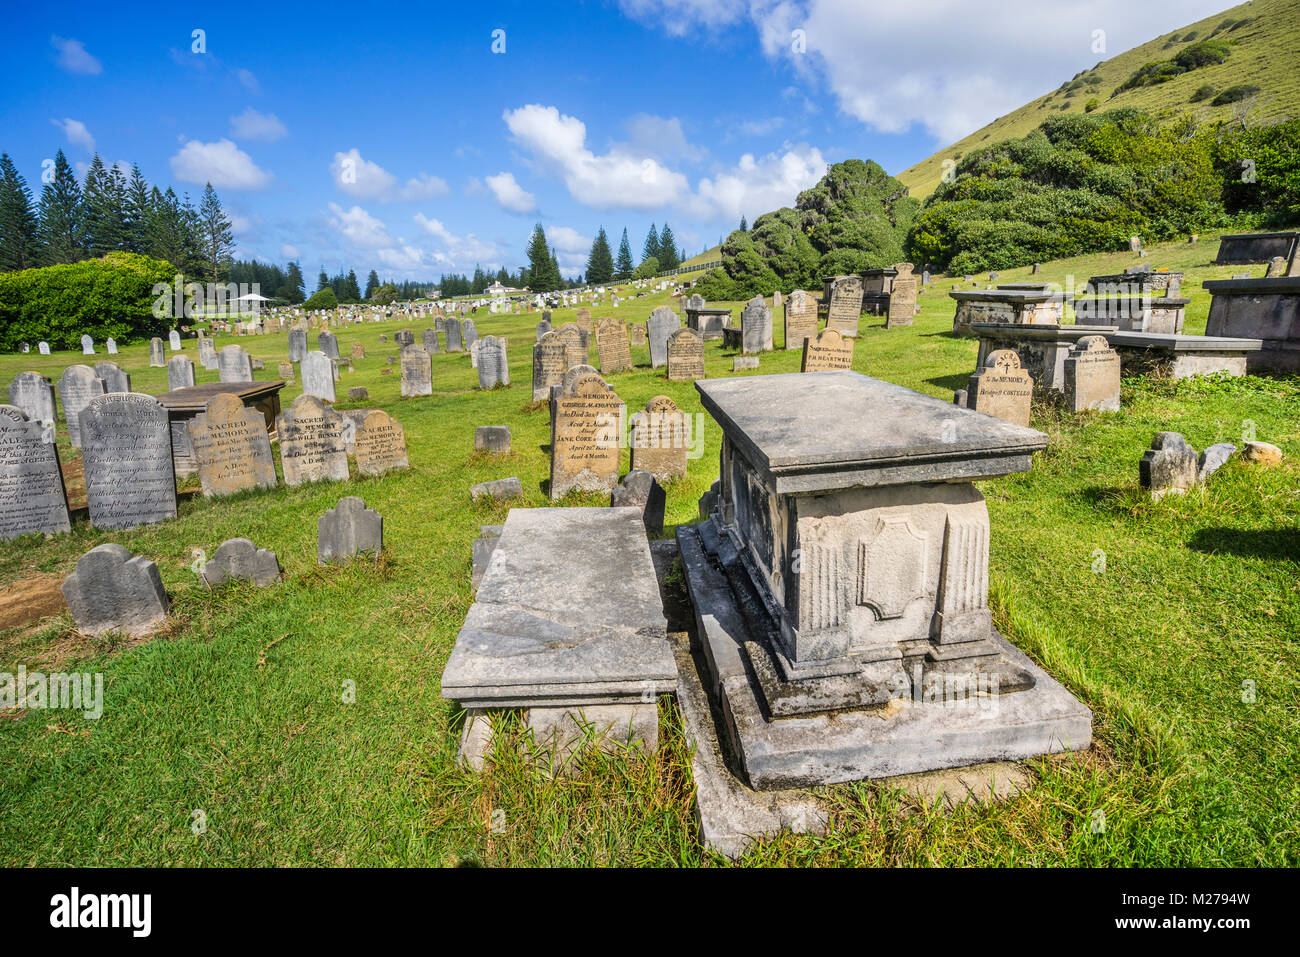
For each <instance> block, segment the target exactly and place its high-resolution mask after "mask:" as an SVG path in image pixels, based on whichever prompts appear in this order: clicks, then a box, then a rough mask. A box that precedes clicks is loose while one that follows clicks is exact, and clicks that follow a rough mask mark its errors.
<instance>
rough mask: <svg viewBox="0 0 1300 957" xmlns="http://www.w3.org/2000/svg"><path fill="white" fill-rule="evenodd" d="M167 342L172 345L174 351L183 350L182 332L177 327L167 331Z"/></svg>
mask: <svg viewBox="0 0 1300 957" xmlns="http://www.w3.org/2000/svg"><path fill="white" fill-rule="evenodd" d="M167 342H168V344H169V345H170V346H171V347H172V352H180V351H181V334H180V333H179V332H178V331H176V330H175V329H173V330H172V331H171V332H169V333H167Z"/></svg>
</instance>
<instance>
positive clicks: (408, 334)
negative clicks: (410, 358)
mask: <svg viewBox="0 0 1300 957" xmlns="http://www.w3.org/2000/svg"><path fill="white" fill-rule="evenodd" d="M393 341H394V342H396V343H397V344H398V345H399V346H401V347H402V348H403V349H406V348H408V347H410V346H413V345H415V333H414V332H412V331H411V330H410V329H398V330H397V331H396V332H395V333H393Z"/></svg>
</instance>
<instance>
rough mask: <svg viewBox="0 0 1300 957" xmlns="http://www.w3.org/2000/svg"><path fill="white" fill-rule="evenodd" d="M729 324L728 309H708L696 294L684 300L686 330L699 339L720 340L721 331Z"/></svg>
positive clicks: (701, 297)
mask: <svg viewBox="0 0 1300 957" xmlns="http://www.w3.org/2000/svg"><path fill="white" fill-rule="evenodd" d="M730 322H731V310H730V309H710V308H708V306H707V304H706V303H705V301H704V297H703V296H701V295H699V294H698V293H697V294H695V295H693V296H691V297H690V298H689V299H687V300H686V328H687V329H693V330H694V331H695V333H696V334H697V335H698V336H699V337H700V338H701V339H704V340H705V341H708V340H710V339H721V338H722V330H723V329H725V328H726V327H727V325H728V324H729V323H730Z"/></svg>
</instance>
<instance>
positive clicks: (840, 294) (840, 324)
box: [826, 276, 862, 338]
mask: <svg viewBox="0 0 1300 957" xmlns="http://www.w3.org/2000/svg"><path fill="white" fill-rule="evenodd" d="M861 315H862V277H860V276H836V277H835V278H834V279H832V280H831V282H830V302H829V304H828V309H827V312H826V328H827V329H834V330H835V331H836V332H838V333H839V334H840V335H842V336H848V337H849V338H855V337H856V336H857V334H858V319H859V317H861Z"/></svg>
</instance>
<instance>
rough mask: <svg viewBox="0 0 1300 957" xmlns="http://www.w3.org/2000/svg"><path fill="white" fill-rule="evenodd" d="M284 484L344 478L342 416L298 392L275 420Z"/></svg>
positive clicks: (345, 450) (345, 454)
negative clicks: (286, 408) (298, 394)
mask: <svg viewBox="0 0 1300 957" xmlns="http://www.w3.org/2000/svg"><path fill="white" fill-rule="evenodd" d="M275 426H276V432H277V433H278V435H279V439H280V466H281V469H282V470H283V471H284V484H285V485H302V484H304V483H305V482H320V481H335V482H342V481H346V480H347V478H348V453H347V449H346V447H345V446H344V444H343V417H342V416H341V415H339V413H337V412H335V411H334V409H332V408H331V407H330V406H328V405H326V404H324V403H323V402H321V400H320V399H318V398H316V396H314V395H306V394H303V395H300V396H298V398H296V399H294V400H293V405H291V406H290V407H289V409H288V411H286V412H282V413H281V414H280V416H279V417H278V418H277V419H276V421H275Z"/></svg>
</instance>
